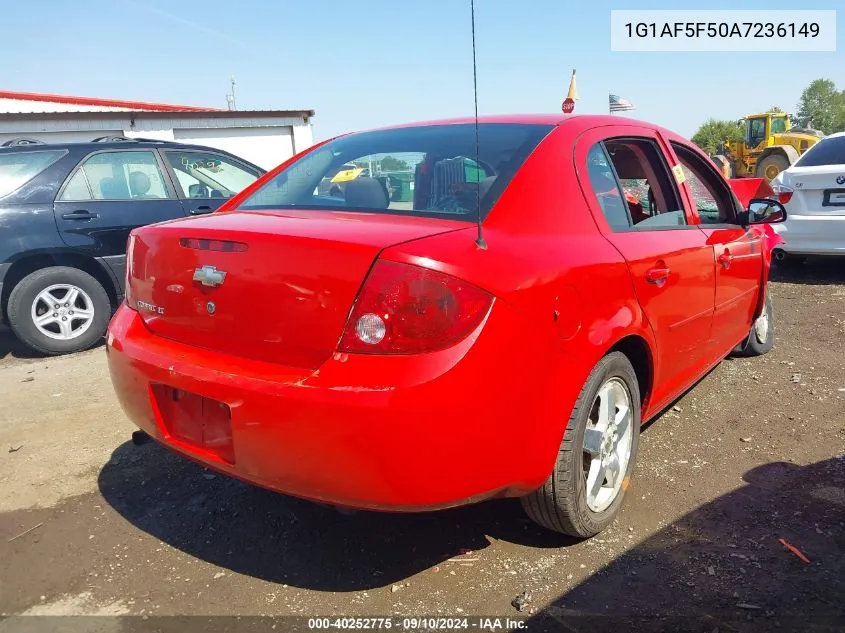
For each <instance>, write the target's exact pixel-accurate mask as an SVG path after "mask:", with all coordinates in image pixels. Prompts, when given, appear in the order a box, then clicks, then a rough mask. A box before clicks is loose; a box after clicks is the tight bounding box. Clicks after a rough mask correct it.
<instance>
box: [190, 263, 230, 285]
mask: <svg viewBox="0 0 845 633" xmlns="http://www.w3.org/2000/svg"><path fill="white" fill-rule="evenodd" d="M225 280H226V271H225V270H217V269H216V268H215V267H214V266H202V267H201V268H197V269H196V270H195V271H194V281H198V282H200V283H201V284H202V285H203V286H209V287H211V288H216V287H217V286H221V285H223V282H224V281H225Z"/></svg>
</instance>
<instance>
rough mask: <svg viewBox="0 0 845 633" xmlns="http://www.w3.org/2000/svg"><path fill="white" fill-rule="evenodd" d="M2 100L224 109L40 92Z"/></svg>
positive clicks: (5, 95) (4, 94) (5, 94)
mask: <svg viewBox="0 0 845 633" xmlns="http://www.w3.org/2000/svg"><path fill="white" fill-rule="evenodd" d="M0 99H15V100H17V101H45V102H49V103H68V104H73V105H85V106H101V107H105V108H128V109H130V110H150V111H155V112H180V111H181V112H209V111H212V112H217V111H222V110H223V108H203V107H200V106H184V105H172V104H168V103H147V102H145V101H123V100H121V99H99V98H97V97H70V96H64V95H53V94H42V93H40V92H13V91H11V90H0Z"/></svg>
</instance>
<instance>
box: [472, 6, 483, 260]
mask: <svg viewBox="0 0 845 633" xmlns="http://www.w3.org/2000/svg"><path fill="white" fill-rule="evenodd" d="M469 6H470V11H471V14H472V93H473V100H474V102H475V179H476V187H475V212H476V226H477V227H478V235H477V237H476V239H475V245H476V246H478V248H480V249H482V250H487V242H485V241H484V234H483V233H482V232H481V181H480V180H478V176H479V173H480V170H481V163H480V162H479V159H480V153H481V151H480V150H479V145H480V142H479V140H478V70H477V65H476V61H475V0H469Z"/></svg>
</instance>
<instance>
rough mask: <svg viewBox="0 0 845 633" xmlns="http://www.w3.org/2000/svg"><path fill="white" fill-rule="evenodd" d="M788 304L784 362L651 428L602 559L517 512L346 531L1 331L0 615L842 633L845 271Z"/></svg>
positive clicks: (732, 377)
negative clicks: (220, 465) (126, 409)
mask: <svg viewBox="0 0 845 633" xmlns="http://www.w3.org/2000/svg"><path fill="white" fill-rule="evenodd" d="M771 289H772V294H773V298H774V305H775V317H776V347H775V349H774V351H773V352H772V353H771V354H769V355H767V356H765V357H762V358H757V359H737V360H726V361H724V362H723V363H722V364H721V365H720V366H719V367H717V368H716V369H715V370H714V371H713V372H711V373H710V374H709V375H708V376H707V377H706V378H704V379H703V380H702V381H701V382H700V383H699V384H698V385H697V386H696V387H695V388H693V389H692V390H691V391H690V392H689V393H688V394H686V396H684V398H682V399H681V400H680V401H679V402H678V403H677V405H676V406H675V407H674V408H673V409H672V410H670V411H669V412H668V413H666V414H665V415H663V416H662V417H661V418H660V419H658V420H656V421H655V422H653V423H652V424H650V425H649V426H648V427H647V428H646V429H645V430H644V431H643V436H642V441H641V444H640V455H639V460H638V466H637V472H636V474H635V476H634V480H633V483H632V488H631V490H630V491H629V496H628V498H627V499H626V503H625V507H624V509H623V511H622V513H621V516H620V518H619V520H618V521H617V522H616V523H615V524H614V525H613V526H612V527H611V528H610V529H609V530H608V531H607V532H606V533H604V534H602V535H600V536H599V537H597V538H595V539H592V540H590V541H586V542H574V541H571V540H569V539H566V538H563V537H560V536H557V535H554V534H550V533H547V532H544V531H542V530H541V529H539V528H536V527H534V526H533V525H532V524H531V523H529V522H528V520H527V519H526V518H525V517H524V516H523V514H522V512H521V509H520V507H519V503H518V502H514V501H496V502H489V503H484V504H480V505H477V506H473V507H469V508H462V509H458V510H453V511H447V512H439V513H432V514H421V515H380V514H371V513H357V514H352V515H341V514H339V513H337V512H335V511H333V510H330V509H327V508H323V507H320V506H316V505H312V504H309V503H306V502H303V501H299V500H295V499H290V498H286V497H282V496H279V495H275V494H272V493H269V492H266V491H263V490H259V489H257V488H253V487H250V486H248V485H245V484H242V483H240V482H237V481H233V480H228V479H225V478H223V477H220V476H215V475H213V474H211V473H209V472H208V471H206V470H204V469H203V468H201V467H199V466H197V465H195V464H193V463H190V462H187V461H185V460H183V459H181V458H179V457H177V456H174V455H172V454H170V453H169V452H167V451H166V450H164V449H162V448H160V447H159V446H157V445H155V444H152V443H150V444H146V445H143V446H140V447H138V446H134V445H133V444H132V443H131V442H129V436H130V433H131V431H132V430H133V427H132V425H131V424H130V423H129V422H128V421H127V420H126V418H125V417H124V415H123V413H122V412H121V410H120V408H119V406H118V405H117V402H116V400H115V398H114V395H113V392H112V389H111V384H110V382H109V378H108V371H107V368H106V364H105V357H104V353H103V350H102V348H100V349H95V350H92V351H89V352H86V353H82V354H77V355H75V356H68V357H62V358H51V359H40V358H32V357H28V356H27V354H26V353H25V352H24V351H23V350H21V349H20V347H19V346H18V345H17V344H16V343H15V342H14V340H13V339H12V337H11V336H10V334H9V333H8V332H0V403H2V405H0V552H2V554H0V613H1V614H3V615H9V616H12V615H21V614H26V615H42V616H49V615H69V614H72V615H116V616H146V617H150V618H151V619H150V620H142V619H140V618H136V619H131V618H128V619H127V618H123V619H121V618H100V619H96V620H94V622H96V623H97V624H96V626H97V627H100V628H99V629H98V630H100V629H102V630H129V629H127V626H129V624H128V623H130V622H134V623H135V624H134V625H138V624H140V623H151V622H157V623H162V622H171V623H172V622H175V621H177V620H176V619H171V620H162V619H157V617H158V616H174V615H194V616H210V615H243V616H249V615H273V616H283V615H284V616H287V615H300V616H315V615H329V616H387V615H392V614H399V615H410V616H437V615H451V616H466V617H468V618H470V620H469V628H479V627H478V626H477V625H478V624H484V623H483V622H478V621H477V616H479V615H483V616H489V617H500V618H503V619H502V620H501V621H500V622H501V625H502V627H503V628H513V627H509V626H507V625H508V623H507V621H506V620H504V618H510V619H512V620H515V621H525V620H526V619H527V621H525V623H524V626H527V628H528V630H533V631H541V630H571V631H579V632H580V631H592V630H608V629H613V630H619V631H621V630H644V631H646V630H690V631H693V630H694V631H699V630H700V631H707V632H709V633H712V632H713V631H716V630H719V631H734V630H737V631H745V630H761V631H769V630H782V631H789V630H801V631H804V630H814V631H815V630H818V631H828V630H844V629H840V628H838V627H840V626H842V623H845V606H843V605H845V413H843V410H844V409H845V262H842V261H835V260H822V261H817V262H810V263H808V264H807V265H805V266H802V267H801V268H799V269H796V270H795V271H789V272H780V271H776V273H775V275H774V277H773V282H772V286H771ZM514 450H515V451H518V450H519V447H518V443H517V444H515V447H514ZM781 539H783V541H784V542H781ZM787 545H790V546H792V547H794V548H795V550H791V549H789V548H788V547H787ZM802 556H803V557H805V558H806V560H807V561H809V562H806V561H805V560H803V559H802ZM523 592H524V593H523ZM520 595H522V602H523V603H524V604H523V609H522V611H518V610H517V608H516V607H515V606H513V604H512V602H513V601H514V599H515V598H517V596H520ZM519 603H520V601H517V604H519ZM58 621H60V622H68V621H71V619H62V620H58ZM73 621H75V622H79V620H73ZM44 622H45V621H43V620H40V619H36V618H23V619H21V618H10V619H7V620H5V621H2V620H0V633H6V632H7V631H23V630H30V629H27V627H28V626H34V623H39V626H40V625H41V624H43V623H44ZM218 622H220V621H218ZM291 622H292V621H291ZM474 624H475V625H476V626H473V625H474ZM492 624H493V625H495V621H494V622H492ZM134 625H133V626H134ZM91 626H93V625H91ZM244 626H245V623H244V622H242V623H241V626H240V627H239V628H241V629H243V627H244ZM104 627H105V628H104ZM109 627H112V628H111V629H110V628H109ZM115 627H116V628H115ZM88 628H89V629H90V628H91V627H88ZM130 628H131V627H130ZM189 628H190V627H189ZM204 628H205V629H206V630H209V627H208V625H207V623H206V625H205V626H204ZM289 628H290V627H289ZM480 628H486V627H483V626H482V627H480ZM32 630H35V629H32ZM39 630H43V629H39ZM76 630H79V629H76ZM182 630H184V627H183V628H182ZM267 630H269V629H267ZM488 630H493V629H490V628H488ZM498 630H502V629H501V628H500V629H498Z"/></svg>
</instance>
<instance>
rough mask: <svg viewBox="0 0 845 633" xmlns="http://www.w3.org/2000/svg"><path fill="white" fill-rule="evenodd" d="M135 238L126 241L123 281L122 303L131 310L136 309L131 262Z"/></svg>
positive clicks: (131, 236)
mask: <svg viewBox="0 0 845 633" xmlns="http://www.w3.org/2000/svg"><path fill="white" fill-rule="evenodd" d="M134 250H135V236H134V235H130V236H129V239H128V240H127V241H126V277H125V279H124V282H125V284H124V290H123V292H124V293H125V294H124V302H125V303H126V305H127V306H129V307H130V308H132V309H133V310H137V309H138V304H137V303H136V302H135V297H134V295H133V294H132V261H133V259H134Z"/></svg>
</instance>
